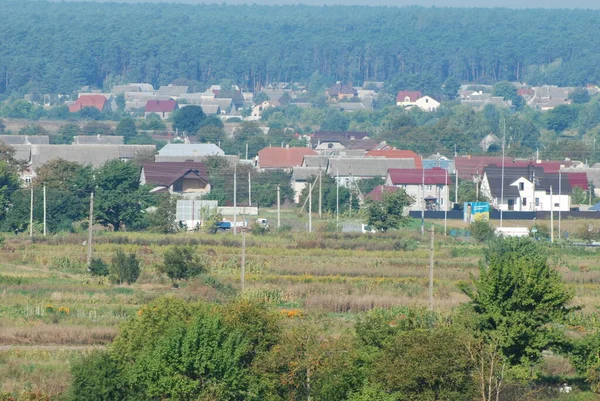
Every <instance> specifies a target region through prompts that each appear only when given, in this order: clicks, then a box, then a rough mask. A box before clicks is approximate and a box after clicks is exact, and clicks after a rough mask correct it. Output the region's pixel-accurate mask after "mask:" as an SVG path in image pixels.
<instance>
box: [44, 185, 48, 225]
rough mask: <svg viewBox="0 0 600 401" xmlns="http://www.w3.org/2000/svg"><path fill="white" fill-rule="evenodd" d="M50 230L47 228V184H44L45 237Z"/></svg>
mask: <svg viewBox="0 0 600 401" xmlns="http://www.w3.org/2000/svg"><path fill="white" fill-rule="evenodd" d="M47 232H48V230H47V229H46V184H44V237H45V236H46V233H47Z"/></svg>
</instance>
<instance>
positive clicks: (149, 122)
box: [140, 113, 167, 131]
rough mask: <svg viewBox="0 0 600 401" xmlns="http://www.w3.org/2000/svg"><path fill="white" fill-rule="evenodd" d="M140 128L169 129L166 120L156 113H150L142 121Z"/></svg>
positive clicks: (151, 129)
mask: <svg viewBox="0 0 600 401" xmlns="http://www.w3.org/2000/svg"><path fill="white" fill-rule="evenodd" d="M140 129H142V130H149V131H164V130H165V129H167V126H166V124H165V122H164V121H163V120H162V119H161V118H160V116H159V115H158V114H156V113H150V114H148V115H147V116H146V118H145V119H144V120H142V121H141V122H140Z"/></svg>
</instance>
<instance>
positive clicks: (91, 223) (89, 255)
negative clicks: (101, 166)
mask: <svg viewBox="0 0 600 401" xmlns="http://www.w3.org/2000/svg"><path fill="white" fill-rule="evenodd" d="M93 226H94V193H93V192H92V193H91V194H90V221H89V222H88V243H87V246H88V249H87V265H88V267H90V265H91V264H92V239H93V233H94V231H93V229H92V227H93Z"/></svg>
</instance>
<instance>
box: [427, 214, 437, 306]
mask: <svg viewBox="0 0 600 401" xmlns="http://www.w3.org/2000/svg"><path fill="white" fill-rule="evenodd" d="M434 228H435V227H434V225H433V224H432V225H431V242H430V244H429V291H428V295H429V310H433V249H434V241H435V236H434Z"/></svg>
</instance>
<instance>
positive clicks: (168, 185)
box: [140, 162, 211, 197]
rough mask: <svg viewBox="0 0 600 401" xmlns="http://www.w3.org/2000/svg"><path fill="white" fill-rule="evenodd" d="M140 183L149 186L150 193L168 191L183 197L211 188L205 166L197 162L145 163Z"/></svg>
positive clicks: (207, 191) (197, 194) (204, 191)
mask: <svg viewBox="0 0 600 401" xmlns="http://www.w3.org/2000/svg"><path fill="white" fill-rule="evenodd" d="M140 185H149V186H151V187H152V189H151V191H150V192H151V193H159V192H168V193H171V194H179V195H182V196H184V197H199V196H202V195H204V194H207V193H210V190H211V186H210V183H209V177H208V173H207V171H206V167H205V165H204V164H203V163H199V162H158V163H157V162H155V163H146V164H144V166H143V167H142V173H141V175H140Z"/></svg>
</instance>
